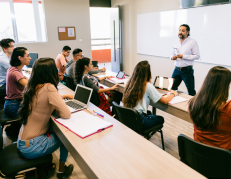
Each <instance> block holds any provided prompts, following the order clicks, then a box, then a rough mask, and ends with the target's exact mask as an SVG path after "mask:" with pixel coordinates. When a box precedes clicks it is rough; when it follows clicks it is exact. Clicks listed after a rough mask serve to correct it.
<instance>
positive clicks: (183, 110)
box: [93, 71, 192, 123]
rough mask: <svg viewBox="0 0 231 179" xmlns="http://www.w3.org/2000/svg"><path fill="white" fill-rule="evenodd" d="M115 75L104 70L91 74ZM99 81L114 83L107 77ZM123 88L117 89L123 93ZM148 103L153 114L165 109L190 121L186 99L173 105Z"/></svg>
mask: <svg viewBox="0 0 231 179" xmlns="http://www.w3.org/2000/svg"><path fill="white" fill-rule="evenodd" d="M115 75H116V73H114V72H111V71H106V72H105V73H98V74H93V76H95V77H97V78H98V77H101V76H115ZM100 83H102V84H104V85H105V86H109V87H111V86H113V85H115V84H114V83H113V82H112V81H110V80H107V79H106V80H103V81H100ZM124 88H125V86H124V84H120V85H119V87H118V90H117V91H119V92H121V93H123V91H124ZM179 96H182V97H184V98H186V99H190V98H192V96H190V95H187V94H179ZM150 105H151V106H152V107H153V114H156V108H158V109H160V110H162V111H165V112H167V113H169V114H172V115H174V116H176V117H179V118H181V119H183V120H185V121H188V122H190V123H192V120H191V118H190V116H189V113H188V101H186V102H182V103H178V104H174V105H166V104H163V103H161V102H157V103H153V102H152V101H151V103H150Z"/></svg>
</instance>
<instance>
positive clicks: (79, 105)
mask: <svg viewBox="0 0 231 179" xmlns="http://www.w3.org/2000/svg"><path fill="white" fill-rule="evenodd" d="M92 90H93V89H91V88H88V87H86V86H82V85H79V84H78V85H77V86H76V89H75V94H74V99H71V100H67V101H65V103H66V105H67V107H68V108H69V109H70V111H71V113H73V112H76V111H79V110H83V109H87V105H88V103H89V101H90V99H91V94H92Z"/></svg>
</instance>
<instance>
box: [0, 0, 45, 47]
mask: <svg viewBox="0 0 231 179" xmlns="http://www.w3.org/2000/svg"><path fill="white" fill-rule="evenodd" d="M0 29H1V30H0V40H1V39H3V38H13V39H14V40H15V42H16V43H17V42H20V43H22V42H44V41H46V26H45V16H44V12H43V6H42V1H39V0H0Z"/></svg>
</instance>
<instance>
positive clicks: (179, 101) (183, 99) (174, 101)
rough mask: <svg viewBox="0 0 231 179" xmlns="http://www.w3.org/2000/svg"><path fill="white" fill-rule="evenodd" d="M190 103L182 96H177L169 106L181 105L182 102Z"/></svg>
mask: <svg viewBox="0 0 231 179" xmlns="http://www.w3.org/2000/svg"><path fill="white" fill-rule="evenodd" d="M185 101H188V99H186V98H183V97H181V96H175V97H174V98H172V100H171V101H170V102H169V104H176V103H181V102H185Z"/></svg>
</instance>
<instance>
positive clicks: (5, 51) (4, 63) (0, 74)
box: [0, 39, 14, 96]
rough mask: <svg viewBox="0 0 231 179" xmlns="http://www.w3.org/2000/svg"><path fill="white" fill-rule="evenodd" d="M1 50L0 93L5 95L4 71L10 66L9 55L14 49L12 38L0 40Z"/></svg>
mask: <svg viewBox="0 0 231 179" xmlns="http://www.w3.org/2000/svg"><path fill="white" fill-rule="evenodd" d="M0 46H1V47H2V52H0V95H3V96H6V73H7V69H8V68H9V67H10V57H11V54H12V52H13V50H14V40H13V39H2V40H1V41H0Z"/></svg>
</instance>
